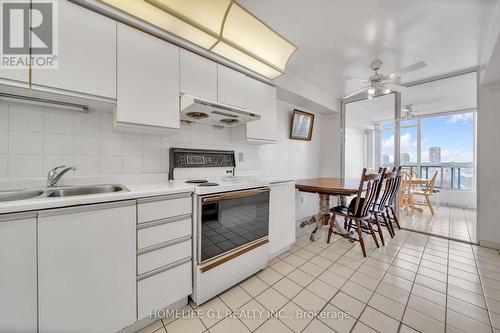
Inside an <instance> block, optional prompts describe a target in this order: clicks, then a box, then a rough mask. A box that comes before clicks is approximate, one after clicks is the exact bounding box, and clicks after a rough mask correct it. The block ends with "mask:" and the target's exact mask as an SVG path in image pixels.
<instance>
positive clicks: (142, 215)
mask: <svg viewBox="0 0 500 333" xmlns="http://www.w3.org/2000/svg"><path fill="white" fill-rule="evenodd" d="M137 202H138V205H137V222H138V223H144V222H150V221H154V220H161V219H165V218H169V217H173V216H178V215H185V214H191V212H192V208H191V205H192V198H191V194H182V195H176V196H170V197H168V196H165V197H158V198H145V199H140V200H138V201H137Z"/></svg>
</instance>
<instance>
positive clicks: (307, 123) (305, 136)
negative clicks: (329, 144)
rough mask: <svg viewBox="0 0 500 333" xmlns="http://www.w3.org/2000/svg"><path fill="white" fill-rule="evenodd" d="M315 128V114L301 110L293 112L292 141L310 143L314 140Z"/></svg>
mask: <svg viewBox="0 0 500 333" xmlns="http://www.w3.org/2000/svg"><path fill="white" fill-rule="evenodd" d="M313 126H314V114H312V113H309V112H305V111H300V110H293V118H292V130H291V133H290V139H294V140H307V141H310V140H311V138H312V131H313Z"/></svg>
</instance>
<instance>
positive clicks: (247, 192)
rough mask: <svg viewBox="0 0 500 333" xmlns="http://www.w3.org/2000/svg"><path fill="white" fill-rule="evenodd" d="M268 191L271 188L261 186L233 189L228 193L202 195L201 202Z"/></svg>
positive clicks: (248, 195)
mask: <svg viewBox="0 0 500 333" xmlns="http://www.w3.org/2000/svg"><path fill="white" fill-rule="evenodd" d="M269 191H271V190H270V189H269V188H268V187H263V188H256V189H253V190H246V191H235V192H229V193H223V194H216V195H211V196H207V197H204V198H203V199H202V202H203V203H210V202H216V201H221V200H231V199H238V198H244V197H250V196H252V195H257V194H260V193H266V192H269Z"/></svg>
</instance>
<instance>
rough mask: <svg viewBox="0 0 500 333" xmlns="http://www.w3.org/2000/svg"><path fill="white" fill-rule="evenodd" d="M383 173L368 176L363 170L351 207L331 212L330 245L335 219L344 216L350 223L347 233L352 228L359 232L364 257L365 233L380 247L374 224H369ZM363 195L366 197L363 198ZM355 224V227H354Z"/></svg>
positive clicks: (339, 207) (328, 241)
mask: <svg viewBox="0 0 500 333" xmlns="http://www.w3.org/2000/svg"><path fill="white" fill-rule="evenodd" d="M381 179H382V173H372V174H367V170H366V168H364V169H363V173H362V174H361V180H360V182H359V187H358V194H357V195H356V197H355V198H354V199H352V200H351V203H350V204H349V207H345V206H337V207H333V208H332V209H331V210H330V212H331V213H332V216H331V218H330V227H329V229H328V238H327V243H330V238H331V236H332V233H333V227H334V223H335V217H336V216H337V215H338V216H342V217H344V218H346V219H347V220H348V221H349V224H348V227H347V231H348V232H349V231H350V230H351V228H354V229H356V230H357V232H358V239H355V240H357V241H359V244H360V245H361V251H362V252H363V256H364V257H366V249H365V242H364V240H363V232H364V233H369V234H371V236H372V238H373V241H374V242H375V245H377V247H379V244H378V241H377V236H376V235H375V231H374V230H373V227H372V224H371V223H370V222H369V220H370V218H371V212H370V208H371V207H372V205H373V202H374V200H375V197H376V196H377V192H378V189H379V186H380V184H381ZM362 195H364V196H363V197H362ZM353 222H354V223H355V225H353Z"/></svg>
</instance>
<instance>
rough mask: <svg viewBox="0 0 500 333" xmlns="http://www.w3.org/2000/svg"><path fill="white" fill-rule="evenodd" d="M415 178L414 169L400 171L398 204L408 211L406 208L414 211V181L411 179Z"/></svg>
mask: <svg viewBox="0 0 500 333" xmlns="http://www.w3.org/2000/svg"><path fill="white" fill-rule="evenodd" d="M415 178H417V174H416V173H415V172H414V171H412V170H402V171H401V186H400V193H399V205H400V207H403V208H404V210H405V212H406V211H408V209H411V210H412V211H415V206H414V205H413V201H414V198H413V193H414V192H415V183H414V182H413V179H415Z"/></svg>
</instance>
